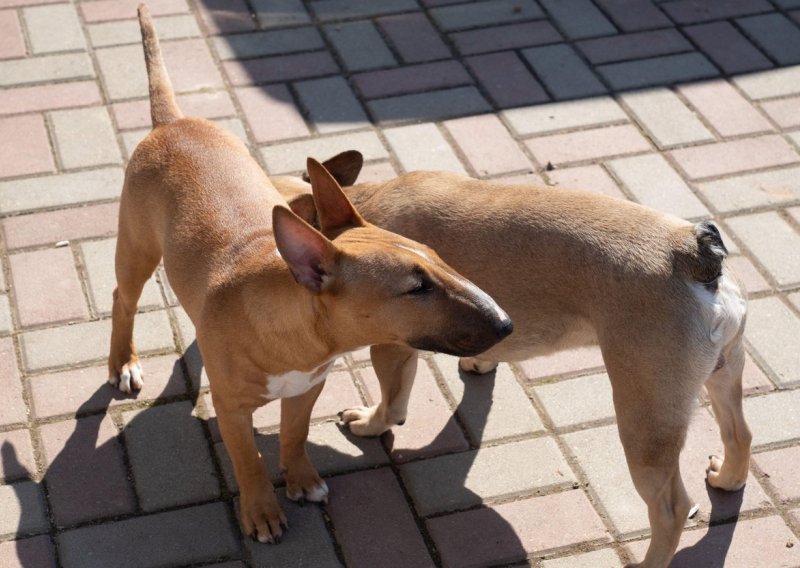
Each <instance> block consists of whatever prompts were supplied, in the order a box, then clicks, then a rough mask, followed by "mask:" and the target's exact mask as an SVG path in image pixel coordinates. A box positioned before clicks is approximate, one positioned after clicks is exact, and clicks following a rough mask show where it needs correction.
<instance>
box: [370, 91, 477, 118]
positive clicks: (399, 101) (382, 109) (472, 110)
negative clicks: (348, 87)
mask: <svg viewBox="0 0 800 568" xmlns="http://www.w3.org/2000/svg"><path fill="white" fill-rule="evenodd" d="M367 107H368V108H369V110H370V112H371V113H372V116H373V117H374V118H375V119H376V120H378V121H381V122H382V121H392V120H410V119H413V120H417V121H425V120H444V119H447V118H453V117H457V116H464V115H469V114H477V113H480V112H487V111H489V110H490V107H489V104H488V103H487V102H486V100H485V99H484V98H483V97H482V96H481V94H480V93H479V92H478V90H477V89H476V88H475V87H456V88H454V89H445V90H440V91H430V92H427V93H419V94H414V95H402V96H399V97H390V98H386V99H379V100H374V101H369V102H368V103H367Z"/></svg>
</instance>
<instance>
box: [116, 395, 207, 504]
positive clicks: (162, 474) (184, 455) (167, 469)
mask: <svg viewBox="0 0 800 568" xmlns="http://www.w3.org/2000/svg"><path fill="white" fill-rule="evenodd" d="M122 417H123V420H124V421H125V434H124V435H125V445H126V446H127V448H128V456H129V458H130V462H131V468H132V469H133V477H134V482H135V484H136V493H137V494H138V495H139V500H140V503H141V506H142V509H144V510H145V511H154V510H157V509H162V508H165V507H175V506H178V505H187V504H189V503H192V502H196V501H205V500H208V499H214V498H216V497H218V496H219V482H218V481H217V478H216V475H215V469H214V464H213V463H212V461H211V453H210V451H209V448H208V443H207V442H206V438H205V435H204V434H203V429H202V427H201V425H200V422H199V421H198V419H196V418H194V417H193V416H192V403H191V402H189V401H184V402H176V403H173V404H165V405H162V406H154V407H152V408H148V409H145V410H134V411H131V412H126V413H124V414H123V415H122Z"/></svg>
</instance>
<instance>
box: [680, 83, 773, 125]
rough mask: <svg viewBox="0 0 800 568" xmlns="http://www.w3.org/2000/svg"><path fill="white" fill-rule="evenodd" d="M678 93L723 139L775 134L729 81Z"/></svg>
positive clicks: (695, 85)
mask: <svg viewBox="0 0 800 568" xmlns="http://www.w3.org/2000/svg"><path fill="white" fill-rule="evenodd" d="M678 90H679V92H680V93H681V95H683V96H684V97H686V99H687V100H688V101H689V103H691V105H692V106H694V108H696V109H697V110H698V111H699V112H700V114H702V115H703V118H705V119H706V120H707V121H708V122H709V123H711V126H713V127H714V128H715V129H716V130H717V132H719V133H720V134H721V135H722V136H738V135H740V134H753V133H756V132H766V131H770V130H774V129H773V127H772V126H771V125H770V123H769V122H768V121H767V120H766V119H765V118H764V117H763V116H761V114H759V112H758V111H757V110H756V109H755V108H754V107H753V106H751V105H750V103H748V102H747V100H746V99H745V98H744V97H742V96H741V95H740V94H739V93H738V91H736V89H734V88H733V87H732V86H731V85H730V83H728V82H726V81H721V80H714V81H705V82H701V83H690V84H688V85H682V86H680V87H678Z"/></svg>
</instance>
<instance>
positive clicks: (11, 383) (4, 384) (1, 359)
mask: <svg viewBox="0 0 800 568" xmlns="http://www.w3.org/2000/svg"><path fill="white" fill-rule="evenodd" d="M0 391H2V392H3V404H0V426H3V425H6V424H15V423H22V422H26V421H27V419H28V410H27V407H26V405H25V400H24V399H23V397H22V382H20V375H19V368H18V367H17V355H16V353H15V351H14V343H13V341H12V340H11V338H10V337H0Z"/></svg>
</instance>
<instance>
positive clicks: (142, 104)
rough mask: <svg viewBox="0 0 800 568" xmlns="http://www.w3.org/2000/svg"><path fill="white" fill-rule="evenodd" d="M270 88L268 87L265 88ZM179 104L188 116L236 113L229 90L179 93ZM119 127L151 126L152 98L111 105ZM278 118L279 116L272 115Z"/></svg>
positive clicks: (213, 115)
mask: <svg viewBox="0 0 800 568" xmlns="http://www.w3.org/2000/svg"><path fill="white" fill-rule="evenodd" d="M263 89H264V90H267V91H268V90H269V89H268V88H263ZM176 98H177V100H178V106H179V107H180V109H181V110H182V111H183V112H184V114H185V115H186V116H196V117H201V118H208V119H212V118H223V117H226V116H233V115H235V114H236V108H235V107H234V106H233V101H232V100H231V96H230V95H229V94H228V93H227V91H214V92H208V93H192V94H186V95H178V96H177V97H176ZM111 110H112V112H113V113H114V119H115V120H116V123H117V128H119V129H120V130H129V129H132V128H150V127H151V126H152V123H151V119H150V100H149V99H141V100H138V101H127V102H123V103H114V104H113V105H111ZM272 118H273V119H277V118H278V117H272Z"/></svg>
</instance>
